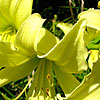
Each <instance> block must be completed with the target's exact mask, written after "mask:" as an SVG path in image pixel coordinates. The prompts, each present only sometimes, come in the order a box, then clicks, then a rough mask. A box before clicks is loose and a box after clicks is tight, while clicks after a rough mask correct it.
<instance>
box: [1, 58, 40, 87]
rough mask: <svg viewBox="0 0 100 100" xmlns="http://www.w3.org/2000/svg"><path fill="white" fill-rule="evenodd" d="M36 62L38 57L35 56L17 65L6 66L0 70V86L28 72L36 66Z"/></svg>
mask: <svg viewBox="0 0 100 100" xmlns="http://www.w3.org/2000/svg"><path fill="white" fill-rule="evenodd" d="M38 63H39V59H38V58H37V57H33V58H32V59H30V60H29V61H27V62H25V63H24V64H21V65H19V66H16V67H7V68H4V69H2V70H0V87H2V86H4V85H6V84H8V83H9V82H11V81H15V80H19V79H21V78H23V77H25V76H26V75H28V74H30V73H31V72H32V71H33V70H34V69H35V68H36V67H37V66H38Z"/></svg>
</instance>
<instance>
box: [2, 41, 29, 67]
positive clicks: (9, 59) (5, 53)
mask: <svg viewBox="0 0 100 100" xmlns="http://www.w3.org/2000/svg"><path fill="white" fill-rule="evenodd" d="M29 59H30V58H29V57H27V56H25V55H23V54H22V53H20V51H18V50H16V49H15V48H14V46H13V45H12V44H11V43H10V42H2V41H0V66H2V67H11V66H17V65H19V64H22V63H24V62H26V61H27V60H29Z"/></svg>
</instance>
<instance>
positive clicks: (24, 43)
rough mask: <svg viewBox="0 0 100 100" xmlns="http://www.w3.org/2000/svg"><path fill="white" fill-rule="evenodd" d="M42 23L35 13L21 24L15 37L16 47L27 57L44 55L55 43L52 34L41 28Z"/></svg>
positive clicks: (55, 39) (42, 20)
mask: <svg viewBox="0 0 100 100" xmlns="http://www.w3.org/2000/svg"><path fill="white" fill-rule="evenodd" d="M44 21H45V20H44V19H42V18H41V17H40V15H39V14H37V13H35V14H33V15H31V16H30V17H29V18H28V19H27V20H26V21H25V22H24V23H23V25H22V26H21V28H20V29H19V31H18V33H17V35H16V42H15V44H16V46H17V47H18V48H22V49H23V50H24V51H25V50H26V51H27V52H28V56H29V55H33V54H34V53H36V52H37V53H38V54H45V53H47V52H48V51H49V50H50V49H51V48H52V47H53V46H54V45H55V44H56V43H57V38H56V37H55V36H54V35H53V34H51V33H50V32H49V31H47V30H46V29H44V28H41V27H42V24H43V22H44Z"/></svg>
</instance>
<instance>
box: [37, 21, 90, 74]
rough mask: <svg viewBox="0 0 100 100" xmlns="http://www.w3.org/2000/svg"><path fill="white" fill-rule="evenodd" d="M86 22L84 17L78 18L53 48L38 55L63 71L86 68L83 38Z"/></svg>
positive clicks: (76, 70)
mask: <svg viewBox="0 0 100 100" xmlns="http://www.w3.org/2000/svg"><path fill="white" fill-rule="evenodd" d="M86 22H87V21H86V20H85V19H82V20H79V21H78V22H77V23H76V25H75V26H73V28H72V29H71V30H70V31H69V33H68V34H67V35H65V37H64V38H63V39H62V40H61V41H60V42H58V44H57V45H56V46H55V47H54V48H52V49H51V50H50V51H49V52H48V53H47V54H46V55H43V56H38V57H40V58H42V57H46V58H47V59H49V60H51V61H54V62H55V63H56V64H57V65H58V66H60V67H61V69H62V70H63V71H65V72H70V73H71V72H79V71H82V70H86V69H87V64H86V58H87V56H88V53H87V49H86V47H85V44H84V38H83V37H84V30H85V26H86Z"/></svg>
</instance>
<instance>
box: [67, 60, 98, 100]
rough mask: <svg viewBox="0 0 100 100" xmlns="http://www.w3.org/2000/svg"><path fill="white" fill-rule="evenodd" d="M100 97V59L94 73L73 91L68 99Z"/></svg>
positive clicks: (95, 98) (90, 99)
mask: <svg viewBox="0 0 100 100" xmlns="http://www.w3.org/2000/svg"><path fill="white" fill-rule="evenodd" d="M99 99H100V59H99V60H98V61H97V62H96V63H95V64H94V67H93V70H92V73H91V74H90V75H89V76H87V77H86V78H85V81H84V82H83V83H82V84H81V85H80V86H79V87H78V88H77V89H76V90H75V91H74V92H73V94H72V95H71V96H70V97H69V99H67V100H99Z"/></svg>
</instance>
